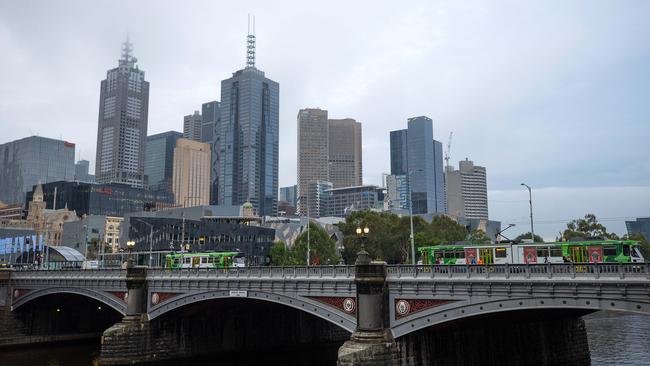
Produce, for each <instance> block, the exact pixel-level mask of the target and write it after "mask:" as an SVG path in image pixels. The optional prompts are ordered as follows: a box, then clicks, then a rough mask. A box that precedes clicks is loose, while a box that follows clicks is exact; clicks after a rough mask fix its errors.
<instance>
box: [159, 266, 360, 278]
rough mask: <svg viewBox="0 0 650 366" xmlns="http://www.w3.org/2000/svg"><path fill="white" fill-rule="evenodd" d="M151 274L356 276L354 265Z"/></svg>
mask: <svg viewBox="0 0 650 366" xmlns="http://www.w3.org/2000/svg"><path fill="white" fill-rule="evenodd" d="M150 272H151V274H152V275H154V276H158V277H165V278H183V277H201V278H214V277H225V278H231V277H234V278H323V277H325V278H337V277H338V278H354V273H355V267H354V266H309V267H307V266H295V267H233V268H183V269H153V270H150Z"/></svg>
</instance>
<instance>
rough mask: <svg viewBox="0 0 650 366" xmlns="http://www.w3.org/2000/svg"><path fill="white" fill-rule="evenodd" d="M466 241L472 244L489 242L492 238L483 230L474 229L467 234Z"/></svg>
mask: <svg viewBox="0 0 650 366" xmlns="http://www.w3.org/2000/svg"><path fill="white" fill-rule="evenodd" d="M467 241H469V242H470V243H472V244H490V243H491V242H492V240H491V239H490V237H489V236H487V235H486V234H485V231H483V230H481V229H474V230H472V232H471V233H469V235H468V236H467Z"/></svg>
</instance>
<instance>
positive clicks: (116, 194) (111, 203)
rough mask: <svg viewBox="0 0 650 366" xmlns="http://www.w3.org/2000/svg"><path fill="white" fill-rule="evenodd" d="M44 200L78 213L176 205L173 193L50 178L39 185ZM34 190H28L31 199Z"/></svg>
mask: <svg viewBox="0 0 650 366" xmlns="http://www.w3.org/2000/svg"><path fill="white" fill-rule="evenodd" d="M42 190H43V202H44V203H45V205H46V208H47V209H60V208H63V207H68V209H70V210H74V211H75V212H76V213H77V215H78V216H83V215H105V216H118V217H122V216H124V215H125V214H126V213H129V212H138V211H155V210H159V209H163V208H169V207H174V206H175V200H174V194H173V193H171V192H166V191H149V190H145V189H141V188H133V187H131V186H129V185H126V184H116V183H113V184H98V183H94V184H93V183H83V182H66V181H60V182H52V183H47V184H43V185H42ZM33 195H34V192H33V191H30V192H27V194H26V201H27V202H30V201H31V200H32V197H33Z"/></svg>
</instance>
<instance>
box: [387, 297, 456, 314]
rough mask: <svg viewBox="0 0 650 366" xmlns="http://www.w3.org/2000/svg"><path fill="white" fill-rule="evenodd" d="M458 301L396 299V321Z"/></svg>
mask: <svg viewBox="0 0 650 366" xmlns="http://www.w3.org/2000/svg"><path fill="white" fill-rule="evenodd" d="M455 301H456V300H420V299H395V319H400V318H403V317H405V316H408V315H411V314H413V313H417V312H420V311H422V310H426V309H430V308H434V307H436V306H441V305H445V304H449V303H452V302H455Z"/></svg>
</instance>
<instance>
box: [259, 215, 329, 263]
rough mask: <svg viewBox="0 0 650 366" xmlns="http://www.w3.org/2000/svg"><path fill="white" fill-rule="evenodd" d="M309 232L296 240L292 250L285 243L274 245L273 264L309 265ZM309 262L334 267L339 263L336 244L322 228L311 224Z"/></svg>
mask: <svg viewBox="0 0 650 366" xmlns="http://www.w3.org/2000/svg"><path fill="white" fill-rule="evenodd" d="M307 246H308V245H307V230H306V229H305V230H303V232H302V233H300V235H298V237H297V238H296V242H295V244H294V245H293V247H292V248H287V245H286V244H285V243H284V242H283V241H277V242H275V243H273V246H272V247H271V262H272V263H273V265H274V266H296V265H305V264H307ZM309 253H310V255H309V262H310V264H311V265H332V264H338V263H339V260H340V258H339V256H338V254H336V242H335V241H334V240H333V239H332V238H330V237H329V235H327V232H326V231H325V230H324V229H323V228H321V227H320V226H318V225H316V224H314V223H309Z"/></svg>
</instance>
